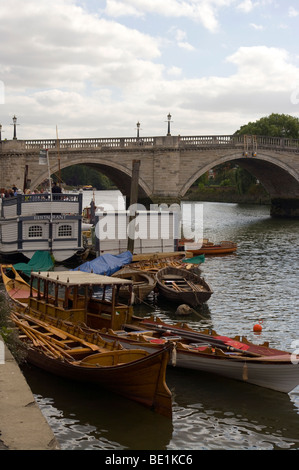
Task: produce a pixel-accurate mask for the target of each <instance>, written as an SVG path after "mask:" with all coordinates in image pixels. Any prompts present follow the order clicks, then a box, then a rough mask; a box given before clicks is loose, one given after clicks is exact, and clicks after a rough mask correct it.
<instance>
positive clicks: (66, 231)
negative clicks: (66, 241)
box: [58, 225, 72, 237]
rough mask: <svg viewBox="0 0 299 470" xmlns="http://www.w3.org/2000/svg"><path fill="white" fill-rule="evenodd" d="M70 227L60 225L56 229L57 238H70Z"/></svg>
mask: <svg viewBox="0 0 299 470" xmlns="http://www.w3.org/2000/svg"><path fill="white" fill-rule="evenodd" d="M71 236H72V226H71V225H60V226H59V227H58V237H71Z"/></svg>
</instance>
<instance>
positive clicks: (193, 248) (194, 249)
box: [184, 239, 238, 256]
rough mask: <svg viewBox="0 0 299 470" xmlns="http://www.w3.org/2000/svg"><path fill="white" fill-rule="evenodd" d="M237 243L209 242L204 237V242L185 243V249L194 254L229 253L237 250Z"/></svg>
mask: <svg viewBox="0 0 299 470" xmlns="http://www.w3.org/2000/svg"><path fill="white" fill-rule="evenodd" d="M237 248H238V247H237V244H236V243H234V242H231V241H221V242H219V243H215V244H214V243H213V242H209V240H207V239H204V240H203V242H202V243H201V242H198V243H190V242H186V243H184V249H185V251H188V252H189V253H192V254H193V255H195V256H197V255H227V254H231V253H235V251H237Z"/></svg>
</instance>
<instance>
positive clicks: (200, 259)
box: [182, 255, 205, 264]
mask: <svg viewBox="0 0 299 470" xmlns="http://www.w3.org/2000/svg"><path fill="white" fill-rule="evenodd" d="M182 262H183V263H192V264H201V263H204V262H205V255H199V256H193V258H185V259H182Z"/></svg>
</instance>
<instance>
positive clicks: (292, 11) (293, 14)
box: [288, 7, 299, 18]
mask: <svg viewBox="0 0 299 470" xmlns="http://www.w3.org/2000/svg"><path fill="white" fill-rule="evenodd" d="M298 15H299V11H298V10H296V9H295V8H294V7H289V10H288V16H289V17H290V18H296V16H298Z"/></svg>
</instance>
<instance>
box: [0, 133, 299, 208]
mask: <svg viewBox="0 0 299 470" xmlns="http://www.w3.org/2000/svg"><path fill="white" fill-rule="evenodd" d="M45 149H47V150H48V155H49V165H50V173H51V174H54V173H56V174H57V173H58V170H59V168H61V169H63V168H67V167H68V166H70V165H80V164H84V165H87V166H89V167H92V168H94V169H95V170H97V171H100V172H101V173H103V174H105V175H106V176H108V177H109V178H110V179H111V180H112V181H113V182H114V183H115V184H116V186H117V187H118V188H119V189H120V190H121V192H122V193H123V194H125V195H126V196H129V195H130V187H131V178H132V163H133V161H134V160H139V161H140V172H139V198H140V199H142V200H145V199H149V200H151V201H153V202H158V203H160V202H166V203H170V202H174V201H176V202H178V201H179V200H180V199H182V198H183V197H184V195H185V194H186V192H187V191H188V189H189V188H190V186H191V185H192V183H194V181H196V180H197V179H198V178H199V177H200V176H201V175H203V174H204V173H205V172H207V171H208V170H209V169H212V168H213V167H215V166H217V165H219V164H222V163H225V162H234V163H235V164H236V165H238V166H240V167H243V168H245V169H246V170H248V171H249V172H250V173H251V174H253V175H254V176H255V177H256V178H257V179H258V180H259V181H260V183H261V184H262V185H263V186H264V187H265V189H266V190H267V192H268V193H269V194H270V197H271V199H272V213H273V215H288V216H290V215H291V216H298V215H299V140H294V139H287V138H278V137H266V136H265V137H264V136H244V135H242V136H236V135H233V136H171V135H167V136H165V137H143V138H139V137H136V138H133V137H132V138H95V139H60V140H56V139H53V140H17V139H16V138H15V139H13V140H5V141H2V142H1V144H0V170H1V172H0V187H4V188H10V187H11V186H12V185H13V184H16V186H18V187H19V188H20V189H24V181H25V179H26V181H29V182H30V188H31V190H34V189H35V188H36V187H37V186H38V185H39V184H40V183H41V182H42V181H43V180H45V179H46V178H48V176H49V170H48V166H47V165H40V164H39V156H40V151H41V150H45ZM274 206H275V207H276V209H275V207H274Z"/></svg>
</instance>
